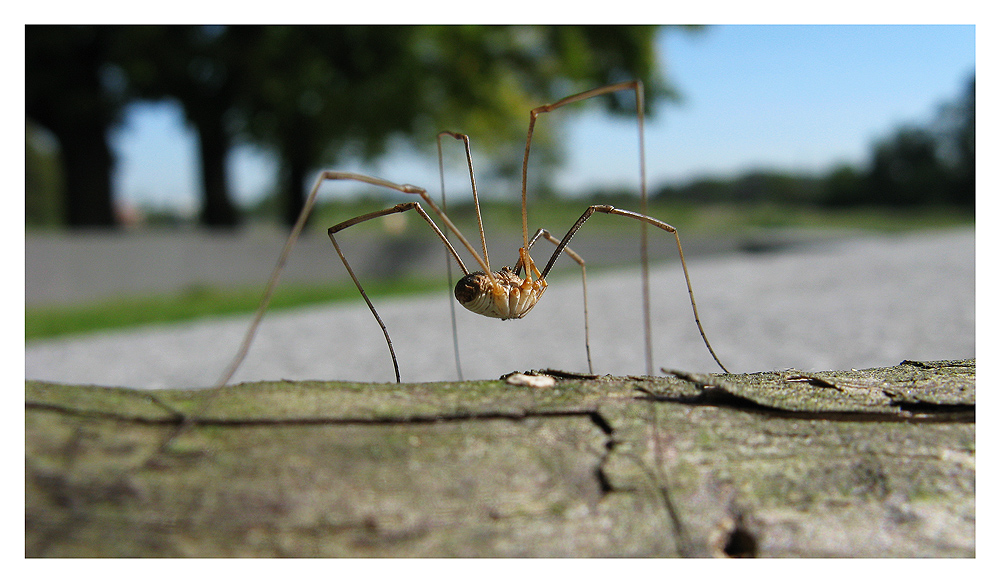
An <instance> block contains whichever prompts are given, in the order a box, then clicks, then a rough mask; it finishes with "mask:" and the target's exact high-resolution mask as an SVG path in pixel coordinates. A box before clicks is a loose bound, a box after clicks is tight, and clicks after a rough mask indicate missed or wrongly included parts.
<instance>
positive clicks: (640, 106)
mask: <svg viewBox="0 0 1000 583" xmlns="http://www.w3.org/2000/svg"><path fill="white" fill-rule="evenodd" d="M625 90H632V91H634V92H635V109H636V120H637V121H638V125H639V183H640V195H641V196H640V201H639V209H640V211H641V212H642V214H643V215H647V214H649V205H648V202H647V200H648V196H647V193H646V141H645V135H646V131H645V90H644V89H643V85H642V81H639V80H638V79H636V80H633V81H626V82H623V83H616V84H614V85H607V86H604V87H598V88H597V89H591V90H589V91H583V92H581V93H577V94H575V95H570V96H569V97H565V98H563V99H560V100H559V101H557V102H555V103H552V104H549V105H543V106H541V107H536V108H535V109H532V110H531V114H530V115H531V117H530V119H529V121H528V139H527V140H526V141H525V145H524V163H523V165H522V166H521V225H522V227H521V230H522V231H523V233H524V246H525V248H527V246H528V154H529V153H530V152H531V136H532V134H533V133H534V130H535V120H537V119H538V116H539V115H540V114H542V113H548V112H550V111H553V110H555V109H558V108H560V107H562V106H564V105H569V104H570V103H575V102H577V101H583V100H585V99H590V98H591V97H597V96H598V95H606V94H608V93H614V92H616V91H625ZM639 237H640V248H639V256H640V261H641V263H642V313H643V317H644V334H645V339H646V374H648V375H652V374H653V332H652V324H651V323H650V317H649V314H650V308H649V252H648V245H647V233H646V223H645V222H643V223H642V224H641V225H640V226H639ZM530 277H531V274H530V273H529V274H528V278H529V279H530Z"/></svg>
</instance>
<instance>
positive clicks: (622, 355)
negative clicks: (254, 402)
mask: <svg viewBox="0 0 1000 583" xmlns="http://www.w3.org/2000/svg"><path fill="white" fill-rule="evenodd" d="M563 261H564V260H560V264H559V267H560V269H559V277H558V278H553V280H552V281H551V282H550V283H551V284H552V285H550V287H549V289H548V291H547V292H546V293H545V296H544V297H543V299H542V301H541V302H540V303H539V304H538V306H537V307H536V308H535V309H534V310H533V311H532V312H531V313H530V314H529V315H528V316H527V317H526V318H525V319H523V320H516V321H498V320H491V319H488V318H483V317H481V316H476V315H474V314H471V313H468V312H466V311H465V310H464V309H462V308H460V307H459V308H458V310H457V311H458V314H457V315H458V337H459V345H460V354H461V367H462V371H463V375H464V377H465V378H497V377H499V376H500V375H502V374H504V373H508V372H511V371H514V370H528V369H537V368H557V369H564V370H570V371H580V372H585V371H586V369H587V361H586V356H585V351H584V324H583V308H582V293H581V286H580V280H579V275H578V271H575V270H574V268H573V265H574V264H573V263H572V262H569V261H566V262H565V263H566V265H562V262H563ZM689 269H690V273H691V278H692V280H693V283H694V291H695V298H696V300H697V302H698V310H699V314H700V316H701V321H702V323H703V325H704V327H705V330H706V332H707V334H708V336H709V339H710V340H711V342H712V344H713V346H714V348H715V350H716V353H717V354H718V355H719V357H720V358H721V359H722V361H723V363H725V364H726V365H727V367H728V368H729V369H730V370H731V371H733V372H752V371H760V370H775V369H785V368H797V369H801V370H813V371H816V370H831V369H850V368H865V367H873V366H889V365H894V364H898V363H899V362H900V361H902V360H904V359H912V360H936V359H953V358H970V357H974V356H975V349H976V343H975V316H976V305H975V232H974V230H973V229H960V230H950V231H939V232H930V233H910V234H900V235H885V236H854V237H847V238H843V239H833V240H831V239H823V240H816V241H812V242H810V241H808V240H805V241H803V240H799V242H798V244H795V245H789V246H779V247H778V248H775V249H757V250H753V251H750V250H747V251H744V252H731V253H716V254H711V253H708V254H704V255H699V256H695V257H691V258H689ZM638 274H639V272H638V270H637V269H626V270H616V271H610V272H597V273H593V274H592V275H591V277H590V278H589V281H588V284H589V287H588V293H589V300H590V338H591V351H592V354H593V365H594V372H596V373H599V374H606V373H612V374H642V373H644V371H645V364H644V363H645V357H644V349H643V341H642V321H641V311H640V308H639V305H640V291H639V290H640V281H639V275H638ZM442 288H444V284H442ZM651 288H652V290H653V320H654V321H653V339H654V340H653V343H654V363H655V366H656V367H657V369H659V367H666V368H671V369H682V370H689V371H705V372H711V371H717V370H719V369H718V367H717V365H716V364H715V363H714V361H713V360H712V359H711V356H710V355H709V354H708V351H707V350H706V349H705V347H704V345H703V344H702V342H701V338H700V336H699V335H698V331H697V328H696V327H695V324H694V320H693V318H692V315H691V307H690V304H689V303H688V297H687V291H686V288H685V286H684V280H683V277H682V275H681V272H680V268H679V264H677V263H676V262H672V263H666V264H663V265H660V266H657V267H656V268H655V269H654V270H653V274H652V278H651ZM446 293H447V292H446V291H445V290H444V289H442V292H441V293H440V294H432V295H424V296H416V297H412V298H406V299H383V300H379V299H376V300H375V301H376V306H377V308H378V310H379V313H380V315H381V316H382V318H383V320H384V321H385V323H386V325H387V327H388V329H389V332H390V334H391V336H392V340H393V345H394V347H395V350H396V354H397V356H398V358H399V367H400V371H401V374H402V378H403V381H436V380H452V379H455V378H457V376H458V375H457V371H456V365H455V356H454V349H453V340H452V331H451V324H450V315H449V310H450V302H451V300H450V297H449V296H448V295H446ZM248 320H249V318H248V317H225V318H212V319H205V320H201V321H197V322H192V323H186V324H176V325H163V326H148V327H143V328H139V329H133V330H128V331H119V332H108V333H101V334H92V335H86V336H78V337H67V338H61V339H55V340H46V341H38V342H30V343H27V344H26V346H25V377H26V378H29V379H40V380H49V381H57V382H67V383H93V384H101V385H112V386H127V387H136V388H147V389H158V388H189V387H206V386H210V385H212V384H213V383H214V382H215V381H216V380H217V379H218V377H219V375H220V374H221V372H222V371H223V369H224V368H225V367H226V365H227V364H228V362H229V361H230V359H231V358H232V356H233V355H234V353H235V352H236V350H237V347H238V346H239V343H240V341H241V338H242V335H243V333H244V332H245V330H246V327H247V324H248ZM262 379H296V380H304V379H338V380H357V381H392V380H394V376H393V370H392V364H391V361H390V359H389V353H388V350H387V348H386V344H385V340H384V338H383V336H382V333H381V330H380V329H379V328H378V326H377V324H376V323H375V321H374V319H373V318H372V315H371V313H370V312H369V311H368V309H367V307H366V306H365V305H364V304H363V303H360V302H358V303H347V304H344V303H341V304H333V305H328V306H319V307H309V308H301V309H293V310H285V311H281V312H272V313H269V314H268V315H267V317H266V318H265V320H264V323H263V325H262V327H261V329H260V331H259V333H258V335H257V338H256V340H255V342H254V344H253V347H252V348H251V350H250V353H249V355H248V357H247V360H246V362H245V363H244V365H243V366H242V367H241V368H240V370H239V372H238V373H237V374H236V376H235V378H234V382H239V381H249V380H262Z"/></svg>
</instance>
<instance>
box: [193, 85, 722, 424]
mask: <svg viewBox="0 0 1000 583" xmlns="http://www.w3.org/2000/svg"><path fill="white" fill-rule="evenodd" d="M628 90H631V91H633V92H634V93H635V101H636V119H637V122H638V130H639V131H638V133H639V175H640V193H641V199H640V210H641V212H634V211H629V210H624V209H618V208H615V207H613V206H610V205H591V206H590V207H588V208H587V209H586V210H585V211H584V212H583V214H582V215H581V216H580V218H579V219H577V221H576V223H574V224H573V226H572V227H570V229H569V231H567V233H566V234H565V235H564V236H563V238H562V239H556V238H555V237H553V236H552V235H551V234H550V233H549V231H547V230H545V229H539V230H538V231H536V232H535V234H534V235H533V236H532V237H530V238H529V237H528V210H527V205H528V202H527V201H528V198H527V179H528V178H527V177H528V157H529V154H530V152H531V138H532V135H533V133H534V129H535V122H536V120H537V119H538V116H539V115H541V114H543V113H548V112H551V111H553V110H556V109H558V108H560V107H563V106H565V105H569V104H571V103H575V102H578V101H583V100H586V99H590V98H592V97H597V96H600V95H606V94H610V93H615V92H618V91H628ZM644 131H645V130H644V91H643V85H642V82H641V81H639V80H634V81H628V82H623V83H616V84H613V85H607V86H604V87H599V88H596V89H591V90H589V91H584V92H582V93H577V94H575V95H571V96H569V97H565V98H563V99H561V100H559V101H556V102H555V103H552V104H549V105H543V106H540V107H536V108H535V109H532V110H531V113H530V120H529V123H528V137H527V140H526V141H525V147H524V162H523V165H522V168H521V231H522V236H523V245H522V247H521V248H520V249H519V250H518V257H517V261H516V263H515V264H514V267H513V268H511V267H501V268H500V269H499V270H493V269H492V267H491V266H490V260H489V253H488V250H487V248H486V235H485V232H484V230H483V220H482V215H481V213H480V208H479V195H478V191H477V188H476V178H475V172H474V170H473V165H472V150H471V146H470V143H469V137H468V136H467V135H464V134H459V133H454V132H447V131H446V132H441V133H440V134H439V135H438V138H437V139H438V160H439V168H440V171H441V190H442V205H441V207H439V206H438V205H437V204H436V203H435V202H434V201H433V200H432V199H431V198H430V196H428V194H427V191H426V190H425V189H423V188H420V187H418V186H413V185H410V184H396V183H393V182H389V181H388V180H384V179H382V178H375V177H372V176H365V175H362V174H356V173H351V172H332V171H325V172H322V173H321V174H320V175H319V177H318V178H317V180H316V183H315V185H314V186H313V188H312V190H311V191H310V193H309V196H308V198H307V199H306V202H305V204H304V206H303V208H302V212H301V213H300V215H299V218H298V220H297V221H296V223H295V225H294V227H293V228H292V231H291V233H290V234H289V236H288V239H287V241H286V242H285V246H284V248H283V249H282V251H281V255H280V256H279V258H278V262H277V265H275V268H274V271H273V272H272V274H271V277H270V279H269V280H268V283H267V287H266V288H265V292H264V296H263V298H262V299H261V302H260V305H259V306H258V308H257V311H256V313H255V314H254V317H253V320H252V322H251V324H250V327H249V328H248V330H247V332H246V335H245V336H244V339H243V342H242V344H241V346H240V348H239V351H238V352H237V354H236V356H235V358H234V359H233V361H232V363H231V364H230V365H229V367H228V368H227V369H226V371H225V372H224V374H223V375H222V378H221V379H220V380H219V382H218V383H216V385H215V386H214V387H213V389H212V394H210V395H209V396H208V398H206V399H205V402H204V403H203V404H202V406H201V408H200V410H199V411H198V412H197V413H196V414H195V415H192V416H189V417H186V418H185V422H184V423H183V424H182V427H181V428H179V429H178V433H179V432H180V431H182V430H183V427H184V426H186V425H187V424H189V423H191V422H193V421H194V420H195V419H196V418H198V417H201V416H202V415H203V414H204V413H205V411H207V409H208V408H209V406H210V405H211V402H212V401H213V399H214V397H215V396H216V395H217V394H218V393H219V392H221V389H222V387H224V386H225V385H226V383H227V382H229V380H230V379H231V378H232V376H233V374H234V373H235V372H236V370H237V369H238V368H239V366H240V364H241V363H242V362H243V360H244V358H245V357H246V354H247V351H248V350H249V348H250V344H251V343H252V342H253V338H254V335H255V334H256V332H257V327H258V325H259V324H260V321H261V319H262V318H263V316H264V313H265V312H266V310H267V306H268V304H269V302H270V300H271V296H272V294H273V292H274V289H275V286H276V285H277V283H278V279H279V277H280V275H281V271H282V268H283V267H284V265H285V262H286V261H287V259H288V256H289V254H290V253H291V251H292V247H293V246H294V245H295V242H296V241H297V240H298V238H299V235H300V234H301V233H302V229H303V227H304V226H305V223H306V219H307V218H308V217H309V214H310V212H311V211H312V208H313V205H314V204H315V201H316V195H317V193H318V191H319V188H320V186H321V185H322V184H324V183H325V182H327V181H333V180H351V181H357V182H363V183H367V184H370V185H373V186H377V187H381V188H387V189H390V190H395V191H398V192H401V193H404V194H414V195H417V196H418V197H420V199H421V201H412V202H404V203H400V204H397V205H395V206H392V207H390V208H386V209H382V210H379V211H374V212H370V213H366V214H363V215H360V216H357V217H354V218H352V219H348V220H346V221H343V222H340V223H337V224H336V225H334V226H332V227H330V228H329V229H328V230H327V233H328V234H329V236H330V241H331V242H332V243H333V247H334V249H335V251H336V252H337V255H338V256H339V257H340V259H341V261H342V262H343V263H344V267H345V268H346V269H347V272H348V274H349V275H350V276H351V279H352V280H353V281H354V283H355V285H356V286H357V288H358V291H359V292H360V293H361V297H362V298H363V299H364V300H365V303H367V305H368V308H369V309H370V310H371V313H372V315H373V316H374V317H375V320H376V322H377V323H378V325H379V326H380V327H381V329H382V333H383V335H384V336H385V341H386V345H387V346H388V348H389V355H390V357H391V359H392V365H393V369H394V371H395V374H396V381H397V382H399V381H400V373H399V363H398V361H397V360H396V354H395V351H394V350H393V347H392V339H391V338H390V337H389V330H388V329H387V328H386V326H385V323H384V322H383V321H382V318H380V317H379V315H378V311H377V310H376V309H375V306H374V304H373V303H372V301H371V299H370V298H369V297H368V294H367V293H365V290H364V287H363V286H362V284H361V281H360V280H359V279H358V277H357V275H355V273H354V270H353V269H352V268H351V266H350V263H349V262H348V260H347V257H346V256H345V255H344V253H343V252H342V251H341V248H340V245H339V244H338V243H337V238H336V234H337V233H339V232H340V231H343V230H345V229H347V228H348V227H352V226H354V225H357V224H359V223H363V222H365V221H369V220H371V219H375V218H378V217H384V216H387V215H391V214H395V213H403V212H406V211H414V212H416V213H417V214H418V215H419V216H420V218H422V219H423V220H424V221H425V222H426V223H427V224H428V226H429V227H430V228H431V230H432V231H433V232H434V234H435V235H437V237H438V238H439V239H440V240H441V242H442V243H443V244H444V246H445V248H446V249H447V254H448V255H449V256H450V258H451V259H454V260H455V262H456V263H457V264H458V266H459V268H460V269H461V270H462V274H463V275H462V277H461V278H460V279H459V280H458V283H457V284H456V286H455V297H456V299H457V300H458V302H459V303H460V304H462V306H464V307H465V308H467V309H468V310H470V311H472V312H475V313H478V314H481V315H484V316H488V317H492V318H500V319H505V320H506V319H519V318H523V317H524V316H525V315H527V314H528V313H529V312H530V311H531V309H532V308H533V307H534V306H535V304H536V303H537V302H538V301H539V300H540V299H541V297H542V295H543V294H544V293H545V289H546V288H547V287H548V283H547V281H546V277H547V276H548V274H549V271H550V270H551V269H552V266H553V265H554V264H555V262H556V260H557V259H558V258H559V257H560V255H562V254H563V253H565V254H567V255H569V256H570V257H571V258H572V259H573V260H574V261H576V262H577V263H578V264H579V265H580V267H581V271H582V277H583V286H584V324H585V325H584V329H585V333H584V334H585V346H586V351H587V364H588V368H589V369H590V371H591V373H592V372H593V367H592V363H591V357H590V341H589V324H588V323H587V318H588V315H587V303H586V302H587V299H586V297H587V296H586V281H587V280H586V267H585V263H584V260H583V259H582V258H581V257H580V256H579V255H578V254H576V253H574V252H573V251H572V250H571V249H570V248H569V247H568V246H567V245H568V243H569V241H570V239H572V238H573V236H574V235H575V234H576V232H577V231H578V230H580V228H581V227H583V225H584V223H586V222H587V220H588V219H589V218H590V217H591V216H592V215H593V214H594V213H605V214H609V215H616V216H620V217H626V218H630V219H634V220H637V221H639V222H640V238H641V246H640V260H641V264H642V282H643V286H642V298H643V302H642V303H643V316H644V321H645V330H644V332H645V344H646V374H647V375H652V374H653V357H652V331H651V325H650V301H649V265H648V263H649V258H648V252H647V233H646V228H647V225H651V226H653V227H656V228H658V229H662V230H664V231H666V232H668V233H670V234H672V235H674V239H675V240H676V242H677V252H678V255H679V256H680V262H681V269H682V270H683V272H684V280H685V282H686V283H687V290H688V296H689V297H690V300H691V311H692V312H693V314H694V321H695V324H696V325H697V326H698V332H699V333H700V334H701V337H702V340H703V341H704V343H705V347H706V348H708V351H709V353H710V354H711V355H712V358H713V359H714V360H715V362H716V363H717V364H718V365H719V366H720V367H721V368H722V370H724V371H726V372H728V370H727V369H726V367H725V366H724V365H723V364H722V362H721V361H720V360H719V358H718V356H716V354H715V351H714V350H713V349H712V345H711V344H710V343H709V341H708V337H707V336H706V335H705V330H704V328H703V327H702V324H701V319H700V318H699V316H698V308H697V305H696V304H695V300H694V291H693V290H692V287H691V278H690V277H689V275H688V270H687V263H686V262H685V260H684V250H683V249H682V248H681V240H680V236H679V235H678V233H677V229H675V228H674V227H672V226H670V225H668V224H667V223H665V222H663V221H660V220H658V219H655V218H653V217H650V216H648V214H647V212H648V211H647V207H648V203H647V193H646V162H645V134H644ZM446 137H452V138H455V139H457V140H461V141H462V142H463V144H464V146H465V154H466V160H467V163H468V167H469V177H470V180H471V183H472V198H473V204H474V207H475V211H476V220H477V222H478V227H479V236H480V244H481V249H482V253H479V252H478V251H477V249H476V248H475V247H474V246H473V245H472V243H470V242H469V240H468V239H466V237H465V236H464V235H463V234H462V233H461V231H459V229H458V228H457V227H456V226H455V225H454V224H453V223H452V221H451V219H450V218H449V217H448V215H447V213H446V212H445V210H446V208H447V206H446V204H445V200H444V170H443V162H442V146H441V140H442V138H446ZM421 202H422V203H423V204H425V205H427V207H429V208H430V209H431V211H432V212H433V214H434V215H435V216H436V217H437V219H438V220H440V221H441V223H443V225H444V229H442V228H440V227H439V226H438V225H437V223H435V221H434V218H433V217H432V216H431V215H430V214H428V212H427V211H426V210H424V208H423V206H422V205H421ZM442 207H443V208H442ZM449 233H450V234H451V235H453V236H454V237H455V238H456V239H457V240H458V241H459V243H460V244H461V247H464V248H465V250H466V251H468V253H469V254H471V256H472V257H473V259H474V260H475V263H476V266H478V267H479V270H478V271H469V269H468V267H466V265H465V263H464V262H463V261H462V259H461V257H460V256H459V254H458V252H457V251H456V249H455V247H454V246H452V244H451V242H450V239H449ZM539 238H545V239H546V240H548V241H550V242H552V243H553V244H555V246H556V247H555V250H554V251H553V252H552V255H551V256H550V257H549V260H548V262H547V263H546V264H545V266H544V267H543V268H542V269H541V270H539V269H538V266H537V265H536V263H535V261H534V260H533V259H532V257H531V255H530V250H531V249H532V247H533V246H534V244H535V242H536V241H537V240H538V239H539ZM522 272H523V276H522V275H521V273H522ZM449 280H450V261H449ZM452 323H453V326H454V312H453V313H452ZM455 355H456V366H457V367H458V368H459V374H460V375H461V365H460V363H459V359H458V341H457V337H456V341H455ZM175 435H176V433H175Z"/></svg>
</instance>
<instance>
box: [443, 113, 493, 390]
mask: <svg viewBox="0 0 1000 583" xmlns="http://www.w3.org/2000/svg"><path fill="white" fill-rule="evenodd" d="M444 136H449V137H452V138H455V139H456V140H461V141H462V143H463V144H464V145H465V159H466V162H467V163H468V166H469V180H470V182H471V183H472V203H473V205H474V206H475V209H476V223H477V225H478V227H479V239H480V242H481V243H482V248H483V263H485V265H486V268H485V271H486V273H487V274H488V277H489V278H490V279H491V280H492V279H493V273H492V270H491V269H490V253H489V250H488V249H487V248H486V231H485V230H483V215H482V212H481V210H480V208H479V191H478V189H477V188H476V172H475V170H473V168H472V147H471V146H470V144H469V136H467V135H465V134H459V133H456V132H449V131H443V132H440V133H439V134H438V135H437V147H438V172H439V173H440V176H441V207H442V208H443V209H444V212H445V213H447V212H448V206H447V198H446V197H445V191H444V155H443V152H442V149H441V138H442V137H444ZM446 236H447V234H446ZM445 263H446V264H447V272H448V283H449V284H450V283H451V281H452V280H451V261H449V260H448V256H447V255H445ZM449 300H450V296H449ZM448 305H449V306H450V307H451V338H452V342H453V343H454V345H455V370H457V371H458V380H462V362H461V358H460V357H459V354H458V323H457V321H456V318H455V302H452V301H449V303H448Z"/></svg>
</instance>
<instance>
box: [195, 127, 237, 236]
mask: <svg viewBox="0 0 1000 583" xmlns="http://www.w3.org/2000/svg"><path fill="white" fill-rule="evenodd" d="M217 113H218V112H217ZM221 120H222V115H221V113H218V114H217V115H215V116H213V117H210V118H209V119H208V120H207V121H202V122H199V123H197V124H196V125H197V126H198V137H199V145H200V149H201V186H202V194H203V196H204V200H203V202H202V208H201V223H202V224H203V225H205V226H206V227H234V226H236V225H238V224H239V222H240V220H239V215H238V213H237V211H236V207H234V206H233V203H232V200H231V198H230V196H229V182H228V176H229V172H228V169H227V167H226V157H227V155H228V153H229V138H228V137H227V135H226V132H225V129H224V128H223V127H222V121H221Z"/></svg>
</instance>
